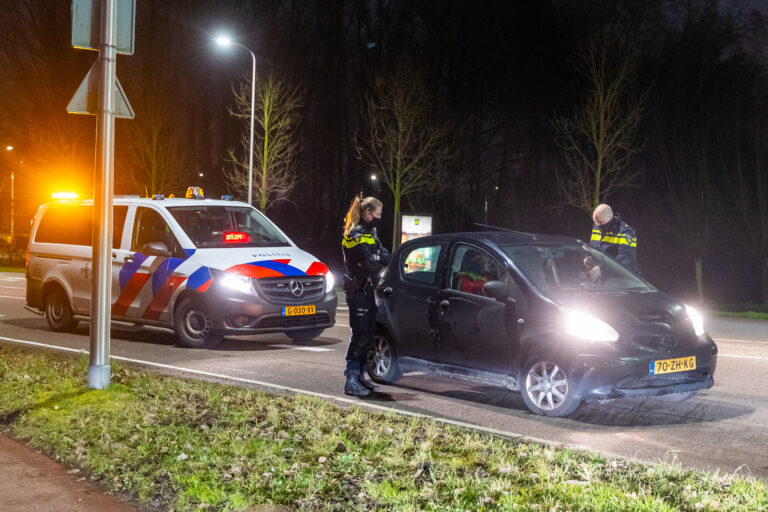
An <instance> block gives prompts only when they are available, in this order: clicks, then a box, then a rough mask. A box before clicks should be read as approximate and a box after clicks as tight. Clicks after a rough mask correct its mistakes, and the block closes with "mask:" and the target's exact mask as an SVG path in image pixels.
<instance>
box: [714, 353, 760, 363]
mask: <svg viewBox="0 0 768 512" xmlns="http://www.w3.org/2000/svg"><path fill="white" fill-rule="evenodd" d="M718 355H719V356H722V357H736V358H739V359H764V360H766V361H768V357H760V356H740V355H736V354H718Z"/></svg>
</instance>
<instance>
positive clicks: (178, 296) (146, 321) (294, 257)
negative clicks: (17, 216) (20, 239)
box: [26, 194, 337, 348]
mask: <svg viewBox="0 0 768 512" xmlns="http://www.w3.org/2000/svg"><path fill="white" fill-rule="evenodd" d="M188 195H189V194H188ZM193 195H194V194H193ZM92 213H93V201H92V200H61V201H53V202H50V203H47V204H44V205H42V206H40V208H39V209H38V211H37V213H36V215H35V218H34V220H33V223H32V232H31V235H30V241H29V249H28V254H27V273H26V276H27V307H28V309H31V310H33V311H35V312H37V313H39V314H44V315H45V318H46V320H47V321H48V325H49V326H50V328H51V329H52V330H54V331H68V330H72V329H74V328H75V327H76V326H77V324H78V321H80V320H86V319H87V318H88V316H89V315H90V307H91V275H92V271H93V269H92V261H91V251H92V249H91V243H92V240H91V236H92V235H91V230H92ZM111 253H112V319H113V320H115V321H119V322H128V323H131V324H138V325H149V326H157V327H165V328H171V329H173V330H174V331H175V332H176V337H177V339H178V342H179V344H180V345H182V346H186V347H192V348H211V347H214V346H216V345H217V344H218V343H220V342H221V340H222V338H223V337H224V336H225V335H242V334H257V333H273V332H284V333H285V334H286V335H288V336H289V337H290V338H292V339H293V340H297V341H299V340H310V339H313V338H315V337H317V336H319V335H320V334H321V333H322V332H323V330H324V329H326V328H328V327H331V326H332V325H333V324H334V322H335V316H336V302H337V297H336V293H335V291H334V279H333V274H332V273H331V272H329V269H328V267H327V266H326V265H324V264H323V263H322V262H320V261H318V260H317V258H315V257H314V256H312V255H311V254H309V253H307V252H305V251H302V250H301V249H299V248H298V247H297V246H296V245H295V244H294V243H293V242H292V241H291V240H290V239H289V238H288V237H287V236H286V235H285V233H283V232H282V231H281V230H280V229H279V228H278V227H277V226H275V224H273V223H272V222H271V221H270V220H269V219H267V218H266V217H265V216H264V215H263V214H262V213H261V212H259V211H258V210H257V209H255V208H253V207H252V206H250V205H248V204H246V203H241V202H236V201H231V200H210V199H186V198H171V199H168V198H162V196H156V197H155V198H139V197H134V198H124V197H116V198H115V199H114V210H113V238H112V251H111Z"/></svg>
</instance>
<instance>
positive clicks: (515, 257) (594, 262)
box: [502, 244, 654, 293]
mask: <svg viewBox="0 0 768 512" xmlns="http://www.w3.org/2000/svg"><path fill="white" fill-rule="evenodd" d="M502 250H503V251H504V252H505V253H507V255H509V257H510V258H512V261H513V262H514V263H515V265H516V266H517V268H518V269H520V271H521V272H522V273H523V274H524V275H525V276H526V277H527V278H528V279H529V280H530V281H531V282H532V283H533V284H534V285H535V286H536V287H538V288H540V289H541V290H542V291H544V292H554V293H557V292H570V291H576V290H594V291H613V290H622V291H638V292H649V291H654V288H653V287H652V286H650V285H649V284H648V283H646V282H645V281H643V280H642V279H640V278H639V277H637V276H636V275H634V274H633V273H632V272H630V271H629V270H627V269H626V268H624V267H622V266H621V264H620V263H619V262H617V261H616V260H614V259H613V258H611V257H609V256H606V255H605V254H603V253H601V252H600V251H598V250H596V249H593V248H592V247H589V246H588V245H582V244H562V245H508V246H502Z"/></svg>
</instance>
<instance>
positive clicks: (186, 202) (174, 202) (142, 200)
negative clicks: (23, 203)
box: [48, 196, 249, 208]
mask: <svg viewBox="0 0 768 512" xmlns="http://www.w3.org/2000/svg"><path fill="white" fill-rule="evenodd" d="M48 204H49V205H54V204H55V205H63V206H77V205H90V204H93V199H62V200H59V201H51V202H49V203H48ZM113 204H120V205H131V204H137V205H147V204H154V205H157V206H160V207H163V208H166V207H170V206H192V207H195V206H240V207H246V208H248V207H249V206H248V203H243V202H241V201H225V200H223V199H186V198H183V197H172V198H164V199H152V198H150V197H119V196H115V198H114V200H113Z"/></svg>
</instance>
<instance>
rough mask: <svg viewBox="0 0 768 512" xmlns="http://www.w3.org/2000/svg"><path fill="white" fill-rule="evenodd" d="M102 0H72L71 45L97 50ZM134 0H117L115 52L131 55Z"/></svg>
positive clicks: (134, 11) (134, 24)
mask: <svg viewBox="0 0 768 512" xmlns="http://www.w3.org/2000/svg"><path fill="white" fill-rule="evenodd" d="M101 6H102V0H72V46H74V47H75V48H83V49H86V50H98V49H99V44H100V43H101V41H100V39H101ZM135 26H136V0H117V30H116V32H117V41H116V45H115V46H116V49H117V53H122V54H125V55H133V42H134V32H135Z"/></svg>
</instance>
